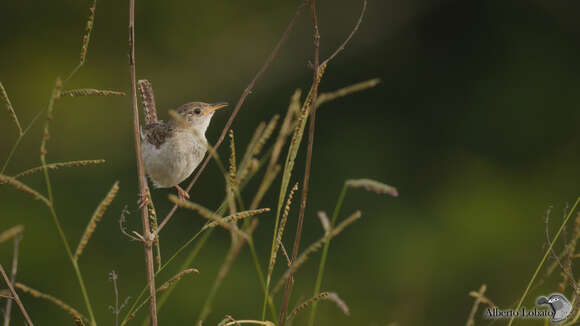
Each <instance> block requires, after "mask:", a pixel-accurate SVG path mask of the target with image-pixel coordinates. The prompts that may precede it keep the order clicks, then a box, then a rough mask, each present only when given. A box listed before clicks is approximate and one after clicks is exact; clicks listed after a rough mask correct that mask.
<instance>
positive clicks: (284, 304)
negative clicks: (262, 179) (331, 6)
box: [278, 0, 320, 326]
mask: <svg viewBox="0 0 580 326" xmlns="http://www.w3.org/2000/svg"><path fill="white" fill-rule="evenodd" d="M310 15H311V16H312V25H313V28H314V35H313V42H314V73H313V77H312V101H311V103H312V104H311V106H310V108H311V110H310V125H309V128H308V148H307V152H306V166H305V168H304V181H303V184H302V199H301V201H300V212H299V215H298V226H297V228H296V238H295V239H294V246H293V247H292V261H294V260H296V256H298V250H299V248H300V238H301V236H302V225H303V222H304V212H305V210H306V199H307V198H308V185H309V181H310V168H311V165H312V149H313V147H314V130H315V127H316V101H317V98H318V84H319V82H320V79H319V78H318V76H319V68H320V32H319V30H318V15H317V13H316V0H311V1H310ZM293 279H294V278H293V277H292V276H290V278H288V282H287V283H286V290H285V291H284V298H283V301H282V309H281V311H280V318H279V319H278V325H280V326H283V325H284V322H285V321H286V316H285V315H286V308H287V306H288V300H289V297H290V291H291V290H292V282H293Z"/></svg>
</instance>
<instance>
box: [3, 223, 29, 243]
mask: <svg viewBox="0 0 580 326" xmlns="http://www.w3.org/2000/svg"><path fill="white" fill-rule="evenodd" d="M22 231H24V225H22V224H18V225H15V226H13V227H11V228H9V229H8V230H6V231H4V232H2V233H0V243H2V242H5V241H8V240H10V239H12V238H14V237H16V236H18V235H20V234H22Z"/></svg>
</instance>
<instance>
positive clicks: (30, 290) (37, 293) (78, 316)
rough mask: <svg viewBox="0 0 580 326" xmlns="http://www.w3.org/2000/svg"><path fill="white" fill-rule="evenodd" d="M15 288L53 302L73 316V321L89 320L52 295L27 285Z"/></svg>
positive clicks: (18, 284)
mask: <svg viewBox="0 0 580 326" xmlns="http://www.w3.org/2000/svg"><path fill="white" fill-rule="evenodd" d="M14 286H15V287H16V288H18V289H20V290H21V291H23V292H24V293H27V294H30V295H31V296H33V297H35V298H38V299H44V300H47V301H50V302H52V303H53V304H55V305H56V306H57V307H59V308H60V309H62V310H64V311H66V312H67V313H68V314H69V315H71V317H73V319H81V320H86V321H88V320H89V319H88V318H87V317H85V316H83V314H81V313H80V312H79V311H78V310H76V309H75V308H73V307H71V306H69V305H68V304H66V303H64V302H63V301H62V300H60V299H57V298H55V297H54V296H52V295H50V294H46V293H42V292H40V291H38V290H35V289H33V288H31V287H29V286H27V285H24V284H22V283H16V284H14Z"/></svg>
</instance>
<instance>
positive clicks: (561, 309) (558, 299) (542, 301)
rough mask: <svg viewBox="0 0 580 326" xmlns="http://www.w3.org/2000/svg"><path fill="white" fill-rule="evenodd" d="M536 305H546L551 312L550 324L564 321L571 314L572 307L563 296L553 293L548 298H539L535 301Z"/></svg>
mask: <svg viewBox="0 0 580 326" xmlns="http://www.w3.org/2000/svg"><path fill="white" fill-rule="evenodd" d="M536 303H537V304H538V305H548V306H550V309H551V310H552V316H551V319H552V322H560V321H562V320H564V319H566V318H567V317H568V316H569V315H570V313H571V312H572V305H571V304H570V302H568V299H566V298H565V297H564V296H563V295H561V294H559V293H554V294H552V295H550V298H546V297H539V298H538V299H537V300H536Z"/></svg>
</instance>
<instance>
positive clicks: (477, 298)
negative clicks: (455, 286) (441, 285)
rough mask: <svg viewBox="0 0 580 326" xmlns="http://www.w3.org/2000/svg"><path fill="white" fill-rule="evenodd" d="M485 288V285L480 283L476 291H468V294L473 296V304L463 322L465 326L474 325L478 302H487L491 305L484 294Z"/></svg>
mask: <svg viewBox="0 0 580 326" xmlns="http://www.w3.org/2000/svg"><path fill="white" fill-rule="evenodd" d="M486 290H487V285H485V284H482V285H481V287H480V288H479V291H478V292H475V291H472V292H470V293H469V295H470V296H472V297H474V298H475V302H474V303H473V306H472V307H471V311H470V312H469V317H468V318H467V322H466V323H465V326H475V314H476V313H477V309H478V308H479V304H480V303H487V304H490V305H491V306H493V304H492V303H491V301H489V300H487V298H485V296H484V294H485V291H486ZM484 301H485V302H484Z"/></svg>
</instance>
